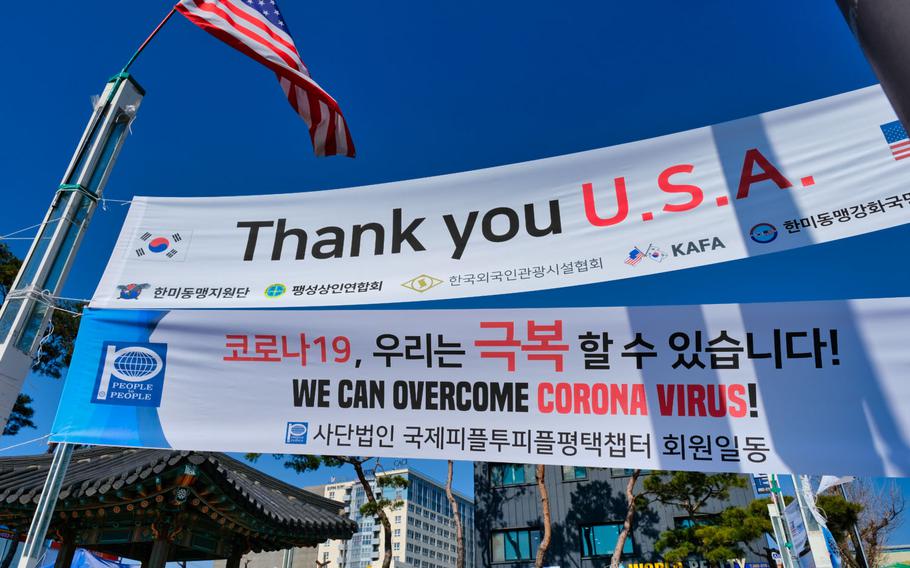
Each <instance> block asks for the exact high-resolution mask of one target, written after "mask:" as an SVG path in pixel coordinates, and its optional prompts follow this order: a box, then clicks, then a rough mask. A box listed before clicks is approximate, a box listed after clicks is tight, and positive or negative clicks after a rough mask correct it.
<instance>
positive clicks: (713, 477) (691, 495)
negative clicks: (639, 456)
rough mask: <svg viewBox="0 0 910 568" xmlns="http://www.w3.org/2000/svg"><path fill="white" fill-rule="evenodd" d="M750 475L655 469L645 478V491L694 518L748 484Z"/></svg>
mask: <svg viewBox="0 0 910 568" xmlns="http://www.w3.org/2000/svg"><path fill="white" fill-rule="evenodd" d="M746 483H747V482H746V478H745V477H743V476H741V475H738V474H735V473H716V474H709V473H701V472H695V471H674V472H655V473H652V474H651V475H649V476H648V477H646V478H645V480H644V487H645V490H646V491H647V492H648V493H650V494H651V495H652V496H653V498H654V499H655V500H657V501H660V502H661V503H664V504H665V505H676V506H677V507H680V508H681V509H683V510H684V511H685V512H686V513H688V515H689V517H690V518H692V519H693V520H694V519H695V518H696V517H697V516H698V515H699V513H700V512H701V508H702V507H704V505H705V504H706V503H707V502H708V501H710V500H712V499H718V500H724V499H727V498H728V497H730V489H732V488H734V487H745V486H746Z"/></svg>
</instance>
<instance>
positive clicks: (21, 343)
mask: <svg viewBox="0 0 910 568" xmlns="http://www.w3.org/2000/svg"><path fill="white" fill-rule="evenodd" d="M144 94H145V93H144V91H143V90H142V88H141V87H140V86H139V85H138V84H136V82H135V81H133V79H132V78H131V77H130V76H129V74H127V73H120V74H118V75H115V76H114V77H112V78H111V79H110V81H108V83H107V86H106V87H105V89H104V92H103V93H102V95H101V97H100V98H99V99H98V103H97V104H96V105H95V109H94V112H93V113H92V117H91V118H90V119H89V121H88V125H87V126H86V128H85V132H84V133H83V134H82V139H81V140H80V141H79V145H78V146H77V147H76V152H75V153H74V154H73V158H72V160H70V163H69V166H68V167H67V168H66V173H65V174H64V176H63V180H62V181H61V182H60V187H59V188H58V189H57V193H56V194H55V195H54V198H53V200H51V205H50V208H49V209H48V211H47V214H46V215H45V216H44V221H43V223H42V224H41V226H40V228H39V230H38V235H37V237H36V238H35V240H34V241H33V242H32V245H31V247H30V249H29V251H28V254H27V255H26V256H25V260H24V261H23V263H22V268H21V269H20V270H19V274H18V275H17V276H16V280H15V281H14V282H13V286H12V288H11V289H10V292H9V293H8V294H7V296H6V298H4V300H3V307H2V308H0V421H2V423H0V429H2V426H5V425H6V421H7V420H8V418H9V414H10V411H11V410H12V408H13V404H14V403H15V402H16V397H17V396H18V395H19V392H20V391H21V390H22V384H23V383H24V382H25V376H26V375H27V374H28V371H29V369H30V368H31V366H32V358H33V356H34V354H35V352H36V350H37V349H38V345H39V343H40V342H41V339H42V337H43V335H44V332H45V329H46V328H47V324H48V321H49V320H50V317H51V315H52V313H53V299H52V296H57V295H59V294H60V292H61V290H62V288H63V284H64V282H65V281H66V276H67V273H68V272H69V270H70V267H71V266H72V264H73V259H74V258H75V256H76V251H77V250H78V249H79V244H80V242H81V241H82V236H83V235H84V234H85V229H86V228H87V227H88V224H89V221H90V220H91V218H92V213H93V212H94V211H95V207H96V206H97V204H98V200H99V199H101V195H102V191H103V190H104V185H105V183H106V182H107V179H108V176H109V175H110V173H111V169H112V168H113V166H114V162H115V161H116V159H117V155H118V154H119V152H120V148H121V147H122V146H123V142H124V140H125V139H126V133H127V130H128V127H129V124H130V122H132V120H133V118H134V117H135V115H136V111H137V110H138V109H139V104H140V103H141V102H142V97H143V95H144Z"/></svg>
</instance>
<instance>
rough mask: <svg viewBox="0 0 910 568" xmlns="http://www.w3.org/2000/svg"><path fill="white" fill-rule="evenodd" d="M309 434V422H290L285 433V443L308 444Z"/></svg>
mask: <svg viewBox="0 0 910 568" xmlns="http://www.w3.org/2000/svg"><path fill="white" fill-rule="evenodd" d="M309 433H310V423H309V422H288V425H287V429H286V430H285V432H284V442H285V443H286V444H306V440H307V436H308V435H309Z"/></svg>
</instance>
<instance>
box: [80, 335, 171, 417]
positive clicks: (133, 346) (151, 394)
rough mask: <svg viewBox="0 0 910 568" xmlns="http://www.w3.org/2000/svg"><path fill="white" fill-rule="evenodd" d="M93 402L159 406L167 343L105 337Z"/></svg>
mask: <svg viewBox="0 0 910 568" xmlns="http://www.w3.org/2000/svg"><path fill="white" fill-rule="evenodd" d="M102 350H103V353H104V357H103V359H102V361H101V368H100V369H98V377H97V379H96V380H95V388H94V389H93V390H92V402H93V403H94V404H120V405H124V406H151V407H155V408H157V407H159V406H161V391H162V390H163V388H164V374H165V364H166V361H167V344H165V343H120V342H113V341H105V342H104V344H103V345H102Z"/></svg>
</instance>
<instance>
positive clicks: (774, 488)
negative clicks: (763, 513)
mask: <svg viewBox="0 0 910 568" xmlns="http://www.w3.org/2000/svg"><path fill="white" fill-rule="evenodd" d="M768 477H769V479H770V481H771V500H772V503H771V504H769V505H768V514H769V516H770V517H771V526H772V527H773V528H774V536H775V540H777V546H778V548H779V549H780V557H781V560H783V563H784V568H799V551H798V550H793V537H792V535H790V531H789V529H788V528H787V523H786V522H785V521H784V519H783V518H782V515H783V514H784V509H786V508H787V506H786V504H785V503H784V495H783V492H782V491H781V488H780V483H779V482H778V480H777V476H776V475H774V474H769V475H768Z"/></svg>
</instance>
